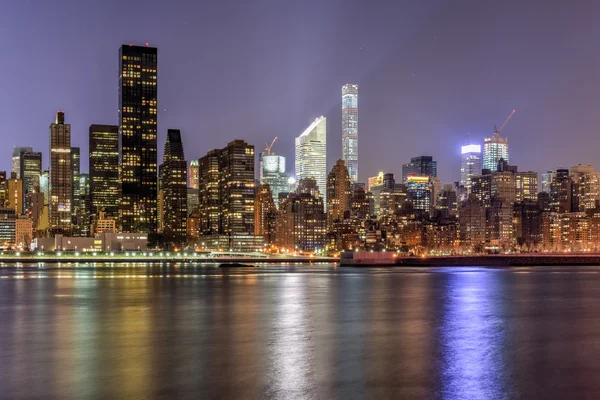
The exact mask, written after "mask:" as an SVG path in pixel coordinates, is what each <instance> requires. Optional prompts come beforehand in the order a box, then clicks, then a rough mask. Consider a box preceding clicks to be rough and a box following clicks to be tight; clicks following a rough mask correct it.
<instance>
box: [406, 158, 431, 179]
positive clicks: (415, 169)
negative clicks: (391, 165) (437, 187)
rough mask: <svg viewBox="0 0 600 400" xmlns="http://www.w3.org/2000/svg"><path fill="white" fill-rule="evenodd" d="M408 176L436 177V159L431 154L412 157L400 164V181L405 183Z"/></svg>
mask: <svg viewBox="0 0 600 400" xmlns="http://www.w3.org/2000/svg"><path fill="white" fill-rule="evenodd" d="M409 176H426V177H432V178H435V177H437V161H434V160H433V157H431V156H419V157H412V158H411V159H410V162H409V163H408V164H404V165H403V166H402V182H403V183H407V182H408V177H409Z"/></svg>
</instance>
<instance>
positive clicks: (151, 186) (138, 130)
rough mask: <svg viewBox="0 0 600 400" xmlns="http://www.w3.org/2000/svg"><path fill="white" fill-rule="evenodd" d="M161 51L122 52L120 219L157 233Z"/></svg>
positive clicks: (127, 228)
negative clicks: (158, 78)
mask: <svg viewBox="0 0 600 400" xmlns="http://www.w3.org/2000/svg"><path fill="white" fill-rule="evenodd" d="M157 100H158V97H157V50H156V48H153V47H140V46H127V45H124V46H121V49H120V51H119V132H120V161H121V202H120V221H121V224H122V230H123V232H142V233H147V234H148V235H149V241H150V242H152V241H153V240H154V238H155V234H156V231H157V204H156V202H157V194H158V192H157V190H158V188H157V169H158V168H157V164H158V159H157V147H156V146H157Z"/></svg>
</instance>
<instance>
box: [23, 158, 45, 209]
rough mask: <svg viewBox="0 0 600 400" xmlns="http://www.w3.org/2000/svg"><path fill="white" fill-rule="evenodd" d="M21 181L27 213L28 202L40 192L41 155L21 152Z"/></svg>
mask: <svg viewBox="0 0 600 400" xmlns="http://www.w3.org/2000/svg"><path fill="white" fill-rule="evenodd" d="M20 158H21V159H20V167H19V171H20V172H21V180H22V181H23V199H24V200H23V204H24V208H25V212H28V211H29V209H30V206H31V202H30V201H29V200H28V199H29V198H30V197H31V196H30V195H31V194H33V193H34V192H36V191H39V190H40V175H41V173H42V153H39V152H22V153H21V157H20Z"/></svg>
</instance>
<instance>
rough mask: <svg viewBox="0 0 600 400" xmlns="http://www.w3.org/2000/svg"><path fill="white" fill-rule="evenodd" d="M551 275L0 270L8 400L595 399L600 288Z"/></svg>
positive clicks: (594, 282)
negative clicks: (175, 399)
mask: <svg viewBox="0 0 600 400" xmlns="http://www.w3.org/2000/svg"><path fill="white" fill-rule="evenodd" d="M464 271H467V272H464ZM548 271H549V273H546V272H539V271H537V270H536V271H529V270H528V271H524V270H522V269H520V270H493V269H484V268H473V269H470V270H466V269H410V268H402V269H343V268H331V267H330V266H326V265H325V266H314V265H311V266H272V267H268V268H250V269H236V270H231V271H227V270H223V269H219V268H216V266H214V265H183V266H181V265H180V266H178V267H177V268H175V267H174V266H171V265H167V264H165V265H160V264H156V265H134V264H128V265H125V264H113V265H101V264H98V265H97V266H96V268H93V267H91V266H88V267H84V268H81V267H80V266H75V265H70V266H69V265H67V264H64V265H62V266H61V267H60V268H59V267H57V266H56V265H51V264H45V265H44V266H43V267H40V266H39V265H37V264H36V265H23V266H20V267H19V268H18V269H17V268H11V267H3V268H0V277H1V278H2V279H0V318H1V319H0V338H1V339H2V340H0V388H1V389H2V391H1V392H0V398H3V397H8V398H57V399H63V398H203V399H204V398H218V399H221V398H223V399H229V398H274V399H279V398H285V399H288V398H292V399H293V398H302V399H304V398H323V399H337V398H339V399H346V398H402V399H423V398H444V399H470V398H482V399H502V398H544V399H555V398H556V399H558V398H567V397H573V398H600V383H598V382H597V380H596V379H595V377H596V376H597V375H598V374H599V373H600V363H598V361H597V360H598V359H599V358H600V347H599V346H598V343H597V342H598V337H600V313H598V312H597V304H598V301H599V300H600V274H597V273H589V272H590V271H589V270H585V269H576V268H575V267H573V268H572V269H571V270H569V271H568V273H567V272H566V271H565V270H564V268H563V270H560V271H558V270H553V269H549V270H548ZM523 272H532V273H527V274H526V273H523ZM553 272H561V273H553Z"/></svg>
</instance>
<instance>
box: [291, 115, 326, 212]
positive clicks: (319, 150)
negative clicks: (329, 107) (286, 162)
mask: <svg viewBox="0 0 600 400" xmlns="http://www.w3.org/2000/svg"><path fill="white" fill-rule="evenodd" d="M295 153H296V179H297V180H300V179H305V178H314V179H315V180H316V181H317V186H318V187H319V192H320V194H321V196H322V197H323V203H324V204H326V203H325V201H326V194H327V119H326V118H325V117H319V118H317V119H315V120H314V121H313V123H312V124H310V126H309V127H308V128H306V130H305V131H304V132H302V134H301V135H300V136H298V137H297V138H296V146H295Z"/></svg>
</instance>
